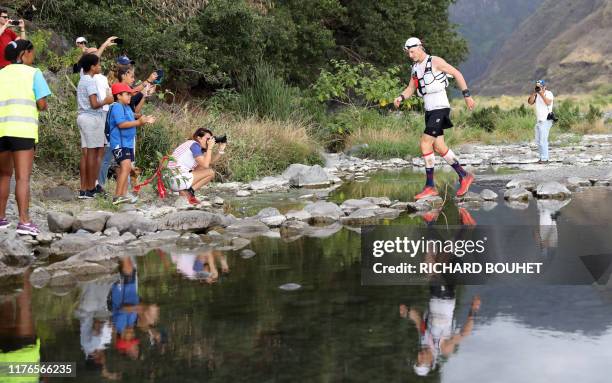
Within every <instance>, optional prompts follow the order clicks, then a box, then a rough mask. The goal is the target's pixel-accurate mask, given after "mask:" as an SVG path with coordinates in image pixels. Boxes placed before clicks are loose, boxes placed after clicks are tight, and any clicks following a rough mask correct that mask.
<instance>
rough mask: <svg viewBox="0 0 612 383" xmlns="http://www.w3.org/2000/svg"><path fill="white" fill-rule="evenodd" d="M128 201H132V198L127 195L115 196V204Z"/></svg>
mask: <svg viewBox="0 0 612 383" xmlns="http://www.w3.org/2000/svg"><path fill="white" fill-rule="evenodd" d="M126 202H130V199H129V198H128V197H127V196H123V195H120V196H118V197H113V205H120V204H122V203H126Z"/></svg>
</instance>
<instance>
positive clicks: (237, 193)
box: [236, 190, 251, 197]
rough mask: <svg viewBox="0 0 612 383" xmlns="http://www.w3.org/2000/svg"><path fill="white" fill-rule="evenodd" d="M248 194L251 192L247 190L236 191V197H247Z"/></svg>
mask: <svg viewBox="0 0 612 383" xmlns="http://www.w3.org/2000/svg"><path fill="white" fill-rule="evenodd" d="M250 195H251V192H249V191H248V190H238V191H237V192H236V196H237V197H248V196H250Z"/></svg>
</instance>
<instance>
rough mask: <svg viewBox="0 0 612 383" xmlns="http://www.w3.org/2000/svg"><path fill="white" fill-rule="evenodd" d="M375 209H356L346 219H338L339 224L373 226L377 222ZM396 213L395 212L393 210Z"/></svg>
mask: <svg viewBox="0 0 612 383" xmlns="http://www.w3.org/2000/svg"><path fill="white" fill-rule="evenodd" d="M374 210H375V209H371V208H370V209H358V210H355V211H354V212H352V213H351V214H350V215H349V216H348V217H342V218H340V222H342V223H343V224H344V225H349V226H350V225H353V226H359V225H374V224H376V222H377V221H378V217H377V216H376V214H375V213H374ZM394 211H396V212H397V210H394Z"/></svg>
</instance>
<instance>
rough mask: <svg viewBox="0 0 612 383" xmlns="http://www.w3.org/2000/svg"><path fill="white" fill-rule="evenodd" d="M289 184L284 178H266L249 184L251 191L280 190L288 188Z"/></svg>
mask: <svg viewBox="0 0 612 383" xmlns="http://www.w3.org/2000/svg"><path fill="white" fill-rule="evenodd" d="M287 184H288V182H287V180H286V179H284V178H282V177H264V178H262V179H261V180H258V181H253V182H251V183H250V184H249V186H248V187H249V189H251V190H255V191H261V190H270V189H278V188H283V187H285V186H287Z"/></svg>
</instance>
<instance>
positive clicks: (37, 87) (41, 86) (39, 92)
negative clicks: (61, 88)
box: [34, 69, 51, 101]
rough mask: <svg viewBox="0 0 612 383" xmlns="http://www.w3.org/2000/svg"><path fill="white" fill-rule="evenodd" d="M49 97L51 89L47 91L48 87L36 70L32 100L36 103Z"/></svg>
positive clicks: (38, 70) (40, 73) (39, 72)
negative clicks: (34, 99)
mask: <svg viewBox="0 0 612 383" xmlns="http://www.w3.org/2000/svg"><path fill="white" fill-rule="evenodd" d="M50 95H51V89H49V85H48V84H47V81H46V80H45V77H44V76H43V74H42V72H41V71H40V69H36V72H34V98H36V101H38V100H40V99H41V98H43V97H47V96H50Z"/></svg>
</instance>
